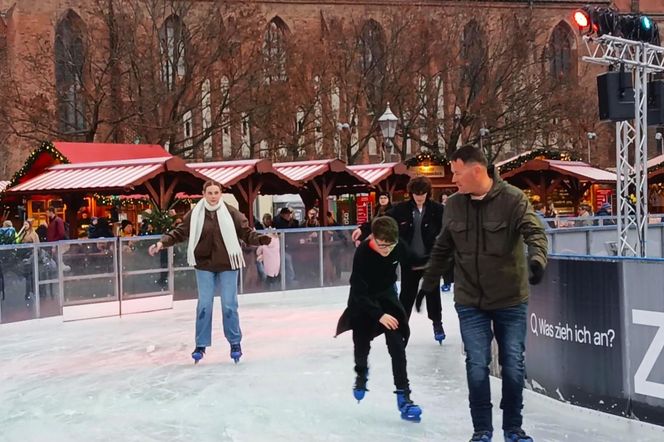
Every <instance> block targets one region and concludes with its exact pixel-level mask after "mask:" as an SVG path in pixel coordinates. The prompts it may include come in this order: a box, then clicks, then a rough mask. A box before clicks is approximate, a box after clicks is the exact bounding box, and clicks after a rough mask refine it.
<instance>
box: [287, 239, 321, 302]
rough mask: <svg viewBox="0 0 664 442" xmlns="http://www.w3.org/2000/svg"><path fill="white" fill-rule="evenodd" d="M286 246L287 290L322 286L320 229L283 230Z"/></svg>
mask: <svg viewBox="0 0 664 442" xmlns="http://www.w3.org/2000/svg"><path fill="white" fill-rule="evenodd" d="M281 233H283V235H284V236H283V238H284V246H285V250H286V252H285V256H284V259H285V267H286V268H285V269H284V271H285V273H286V290H293V289H308V288H314V287H320V286H321V284H320V250H319V244H318V238H319V236H320V235H321V234H322V233H324V232H322V231H320V230H317V231H311V232H286V231H285V232H281Z"/></svg>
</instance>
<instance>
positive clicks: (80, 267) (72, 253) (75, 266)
mask: <svg viewBox="0 0 664 442" xmlns="http://www.w3.org/2000/svg"><path fill="white" fill-rule="evenodd" d="M58 246H59V247H60V248H61V250H62V252H61V253H62V262H63V267H62V268H63V271H64V275H65V277H73V276H86V275H98V274H103V273H113V272H114V269H115V258H116V257H115V240H108V239H107V240H104V239H98V240H85V241H77V242H69V241H67V242H60V243H59V244H58Z"/></svg>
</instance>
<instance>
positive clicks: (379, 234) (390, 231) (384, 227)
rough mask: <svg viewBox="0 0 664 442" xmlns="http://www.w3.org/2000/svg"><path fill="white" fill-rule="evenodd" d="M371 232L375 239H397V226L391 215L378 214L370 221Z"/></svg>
mask: <svg viewBox="0 0 664 442" xmlns="http://www.w3.org/2000/svg"><path fill="white" fill-rule="evenodd" d="M371 233H372V234H373V236H374V238H376V239H380V240H382V241H386V242H391V243H394V242H397V240H398V239H399V226H397V222H396V221H395V220H394V218H392V217H391V216H379V217H376V218H374V220H373V221H372V223H371Z"/></svg>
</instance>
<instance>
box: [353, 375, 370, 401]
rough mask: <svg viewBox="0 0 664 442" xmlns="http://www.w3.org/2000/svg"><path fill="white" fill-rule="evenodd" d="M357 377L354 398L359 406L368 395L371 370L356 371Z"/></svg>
mask: <svg viewBox="0 0 664 442" xmlns="http://www.w3.org/2000/svg"><path fill="white" fill-rule="evenodd" d="M355 371H356V372H357V376H356V377H355V386H354V387H353V397H355V399H356V400H357V403H358V404H359V403H360V401H361V400H362V399H364V395H365V394H366V392H367V391H369V390H368V389H367V381H368V379H367V376H368V375H369V369H368V368H365V369H361V368H360V369H356V370H355Z"/></svg>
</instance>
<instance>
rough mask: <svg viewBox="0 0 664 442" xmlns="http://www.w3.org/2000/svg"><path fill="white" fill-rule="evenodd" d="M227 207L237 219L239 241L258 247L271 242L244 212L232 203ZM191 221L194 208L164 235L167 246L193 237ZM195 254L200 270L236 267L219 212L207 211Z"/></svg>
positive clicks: (217, 270) (219, 269)
mask: <svg viewBox="0 0 664 442" xmlns="http://www.w3.org/2000/svg"><path fill="white" fill-rule="evenodd" d="M224 204H225V203H224ZM226 207H227V208H228V211H229V212H230V214H231V217H232V218H233V223H234V224H235V231H236V232H237V237H238V239H239V240H241V241H244V242H245V243H247V244H249V245H254V246H257V245H262V244H269V243H270V237H269V236H267V235H261V234H259V233H256V231H254V230H252V229H251V228H250V227H249V221H247V218H246V217H245V216H244V215H243V214H242V213H241V212H240V211H238V210H237V209H236V208H234V207H231V206H229V205H228V204H226ZM190 220H191V211H189V212H188V213H187V214H186V215H185V216H184V219H183V220H182V224H180V225H179V226H177V227H176V228H175V229H173V230H171V231H170V232H168V233H166V234H164V235H163V236H162V237H161V242H162V243H163V245H164V247H171V246H172V245H174V244H176V243H179V242H184V241H187V240H188V239H189V225H190V223H191V221H190ZM194 256H195V257H196V268H197V269H198V270H207V271H209V272H224V271H226V270H232V267H231V263H230V260H229V259H228V252H227V251H226V245H225V244H224V240H223V238H222V236H221V231H220V230H219V222H218V221H217V212H210V211H209V210H206V211H205V221H204V222H203V231H202V232H201V239H200V240H199V241H198V244H196V248H195V249H194Z"/></svg>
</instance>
